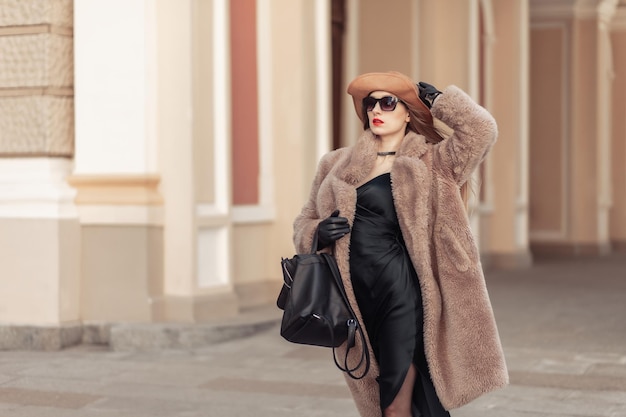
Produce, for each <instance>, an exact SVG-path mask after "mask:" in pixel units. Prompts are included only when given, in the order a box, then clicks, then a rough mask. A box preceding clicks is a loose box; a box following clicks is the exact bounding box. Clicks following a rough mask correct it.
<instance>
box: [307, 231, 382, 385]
mask: <svg viewBox="0 0 626 417" xmlns="http://www.w3.org/2000/svg"><path fill="white" fill-rule="evenodd" d="M316 240H317V239H313V241H314V242H315V241H316ZM321 255H322V257H323V258H324V260H326V263H327V264H328V265H329V266H330V270H331V272H332V274H333V278H334V279H335V282H336V283H337V287H338V288H339V292H340V293H341V296H342V298H343V301H344V302H345V304H346V306H348V309H349V310H350V315H351V316H352V319H350V320H348V323H347V325H348V343H347V348H346V354H345V357H344V359H343V366H341V365H340V364H339V362H338V361H337V356H336V353H335V348H333V360H334V361H335V365H337V367H338V368H339V369H341V370H342V371H343V372H346V373H347V374H348V375H349V376H350V377H351V378H352V379H361V378H363V377H364V376H365V375H366V374H367V372H368V371H369V368H370V355H369V348H368V344H367V341H366V339H365V335H364V333H363V329H362V328H361V324H360V323H359V321H358V319H357V316H356V313H355V312H354V309H353V308H352V305H351V304H350V300H349V299H348V294H347V293H346V289H345V288H344V286H343V281H342V280H341V273H340V272H339V268H338V266H337V263H336V262H335V259H334V258H333V256H332V255H330V254H328V253H322V254H321ZM329 326H330V323H329ZM357 332H358V333H359V336H360V339H361V346H362V350H361V358H360V359H359V362H358V363H357V365H356V366H355V367H354V368H350V367H349V366H348V354H349V353H350V349H352V348H353V347H355V346H356V343H355V342H356V340H355V339H356V333H357ZM364 363H365V370H364V371H363V373H362V374H361V375H360V376H357V375H355V374H354V371H356V370H358V369H359V368H360V367H361V366H362V365H363V364H364Z"/></svg>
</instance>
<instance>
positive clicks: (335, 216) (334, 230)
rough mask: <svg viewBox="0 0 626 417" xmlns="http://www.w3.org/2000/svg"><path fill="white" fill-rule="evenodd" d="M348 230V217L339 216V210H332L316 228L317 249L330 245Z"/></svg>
mask: <svg viewBox="0 0 626 417" xmlns="http://www.w3.org/2000/svg"><path fill="white" fill-rule="evenodd" d="M349 232H350V225H349V224H348V219H346V218H345V217H339V210H335V211H333V213H332V214H331V215H330V217H327V218H325V219H324V220H322V221H321V222H320V224H319V226H318V228H317V250H320V249H323V248H325V247H327V246H330V245H331V244H332V243H333V242H334V241H335V240H337V239H340V238H342V237H344V236H345V235H347V234H348V233H349Z"/></svg>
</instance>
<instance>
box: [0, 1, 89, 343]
mask: <svg viewBox="0 0 626 417" xmlns="http://www.w3.org/2000/svg"><path fill="white" fill-rule="evenodd" d="M0 9H1V10H2V13H0V274H1V275H2V279H0V350H1V349H3V348H20V349H29V348H42V349H54V348H59V347H63V346H65V345H67V344H72V343H76V342H77V341H79V340H80V337H81V334H80V332H81V328H80V326H78V325H77V322H78V320H79V319H80V305H79V289H80V277H79V272H80V271H79V270H80V231H79V225H78V219H77V216H76V212H75V207H74V205H73V204H72V200H73V197H74V193H73V190H72V189H71V188H70V187H68V185H67V184H66V181H65V178H66V176H67V175H68V174H69V172H70V171H71V167H72V160H71V157H72V156H73V154H74V100H73V95H74V91H73V85H74V84H73V83H74V72H73V39H72V38H73V28H72V26H73V10H72V1H70V0H50V1H46V2H41V1H37V0H1V1H0ZM9 323H10V324H9Z"/></svg>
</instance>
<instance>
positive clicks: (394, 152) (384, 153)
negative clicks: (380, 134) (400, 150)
mask: <svg viewBox="0 0 626 417" xmlns="http://www.w3.org/2000/svg"><path fill="white" fill-rule="evenodd" d="M395 154H396V151H391V152H376V155H378V156H388V155H395Z"/></svg>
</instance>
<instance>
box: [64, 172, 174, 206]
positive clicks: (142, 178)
mask: <svg viewBox="0 0 626 417" xmlns="http://www.w3.org/2000/svg"><path fill="white" fill-rule="evenodd" d="M160 181H161V178H160V176H159V175H151V174H146V175H71V176H69V177H68V178H67V182H68V183H69V184H70V185H71V186H72V187H74V188H75V189H76V191H77V194H76V198H75V199H74V203H75V204H76V205H113V206H119V205H122V206H124V205H148V206H152V205H162V204H163V197H162V196H161V194H160V192H159V189H158V187H159V183H160Z"/></svg>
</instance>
